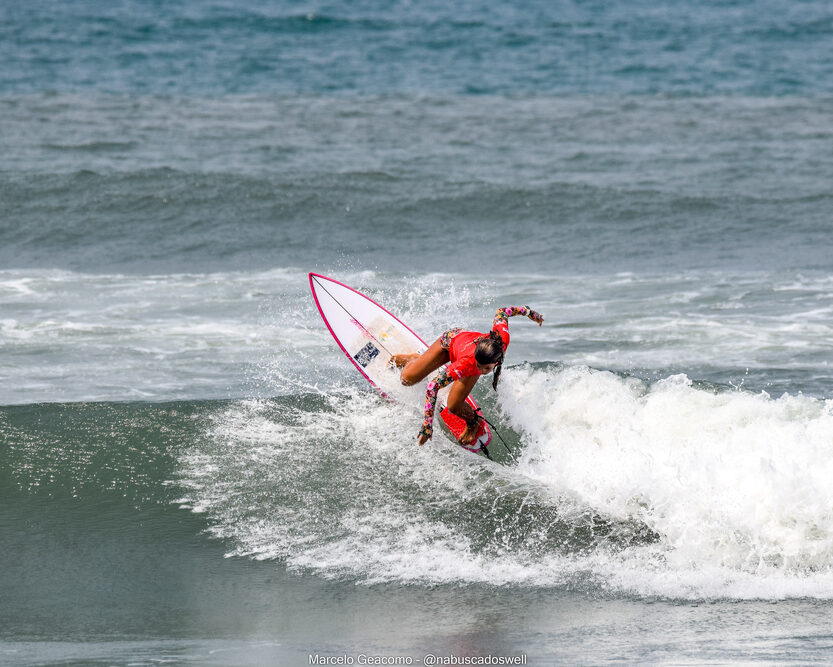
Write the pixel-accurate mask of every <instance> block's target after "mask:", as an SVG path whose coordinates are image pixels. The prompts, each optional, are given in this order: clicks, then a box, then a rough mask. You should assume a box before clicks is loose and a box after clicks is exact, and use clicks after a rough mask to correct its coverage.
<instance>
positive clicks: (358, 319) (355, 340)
mask: <svg viewBox="0 0 833 667" xmlns="http://www.w3.org/2000/svg"><path fill="white" fill-rule="evenodd" d="M309 284H310V289H311V290H312V296H313V298H314V299H315V305H316V306H318V312H319V313H320V314H321V317H322V318H323V320H324V323H325V324H326V325H327V329H329V331H330V333H331V334H332V335H333V338H335V341H336V343H338V346H339V347H340V348H341V350H342V351H343V352H344V354H346V355H347V358H348V359H350V361H351V362H352V363H353V365H354V366H355V367H356V369H357V370H358V371H359V373H361V374H362V375H363V376H364V377H365V379H367V381H368V382H370V384H371V385H373V386H374V387H376V389H377V390H378V391H379V392H380V393H381V394H382V395H383V396H386V397H388V398H391V399H393V400H398V401H411V400H413V401H417V402H418V404H419V405H422V404H423V402H424V392H425V387H424V385H422V384H417V385H416V386H415V387H403V386H402V383H401V382H400V380H399V373H400V369H398V368H391V367H390V365H389V364H388V361H389V360H390V358H391V356H392V355H394V354H409V353H413V352H418V353H422V352H425V350H427V349H428V345H427V344H426V343H425V341H424V340H422V338H420V337H419V336H418V335H417V334H416V333H414V331H413V330H412V329H411V328H410V327H409V326H408V325H407V324H405V323H404V322H403V321H402V320H400V319H399V318H398V317H396V315H394V314H393V313H391V312H390V311H388V310H387V309H385V308H383V307H382V306H380V305H379V304H378V303H376V302H375V301H374V300H373V299H371V298H370V297H369V296H367V295H366V294H362V293H361V292H359V291H358V290H355V289H353V288H352V287H349V286H348V285H345V284H344V283H340V282H339V281H337V280H333V279H332V278H328V277H326V276H322V275H320V274H318V273H310V274H309ZM415 388H418V391H417V392H416V393H415V392H414V391H413V390H414V389H415ZM449 390H450V388H449V387H446V388H445V389H443V390H442V391H441V392H440V394H439V396H438V398H437V402H438V403H439V404H440V405H441V409H440V410H439V417H440V419H441V420H442V421H443V422H444V423H445V425H446V426H447V427H448V428H449V430H450V431H451V433H452V435H453V436H454V437H455V439H456V438H458V437H459V436H460V434H461V433H462V432H463V431H464V430H465V428H466V423H465V422H464V421H463V420H462V419H461V418H460V417H458V416H457V415H455V414H452V413H451V412H450V411H449V410H448V408H447V407H446V405H445V397H446V396H447V395H448V391H449ZM420 394H421V396H422V398H419V396H420ZM466 403H468V404H469V405H470V406H471V407H472V408H474V409H475V410H477V409H478V408H477V403H476V402H475V400H474V399H473V398H472V397H471V396H469V397H468V398H466ZM416 430H417V429H415V430H414V433H416ZM415 439H416V438H415ZM491 440H492V432H491V429H489V425H488V424H486V422H485V421H481V422H480V428H479V429H478V432H477V437H476V438H475V439H474V441H473V442H471V443H470V444H468V445H463V444H461V443H459V441H458V444H459V445H460V446H461V447H463V448H464V449H467V450H468V451H470V452H474V453H478V452H482V453H484V454H486V455H487V456H488V452H487V451H486V447H488V445H489V443H490V442H491Z"/></svg>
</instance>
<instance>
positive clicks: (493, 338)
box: [391, 306, 544, 445]
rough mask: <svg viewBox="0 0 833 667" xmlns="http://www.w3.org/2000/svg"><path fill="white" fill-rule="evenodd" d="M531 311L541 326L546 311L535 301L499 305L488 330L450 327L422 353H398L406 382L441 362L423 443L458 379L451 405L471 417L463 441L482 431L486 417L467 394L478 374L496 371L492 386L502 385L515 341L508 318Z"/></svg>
mask: <svg viewBox="0 0 833 667" xmlns="http://www.w3.org/2000/svg"><path fill="white" fill-rule="evenodd" d="M515 315H526V316H527V317H528V318H529V319H531V320H532V321H533V322H537V323H538V326H541V324H543V322H544V317H543V316H542V315H540V314H539V313H536V312H535V311H534V310H532V309H531V308H530V307H529V306H520V307H516V306H510V307H508V308H498V310H497V313H496V314H495V320H494V323H493V324H492V330H491V331H490V332H489V333H487V334H483V333H479V332H477V331H464V330H463V329H459V328H458V329H449V330H448V331H446V332H445V333H443V335H442V336H440V337H439V338H438V339H437V340H436V341H434V343H432V344H431V347H429V348H428V349H427V350H426V351H425V352H423V353H422V354H394V355H393V356H392V357H391V363H392V364H393V365H394V366H396V367H397V368H402V376H401V377H402V384H404V385H406V386H410V385H413V384H416V383H417V382H419V381H421V380H424V379H425V378H426V377H428V375H429V374H430V373H432V372H433V371H435V370H437V369H438V368H440V367H441V366H445V364H448V365H447V366H445V367H444V368H442V369H441V370H440V372H439V373H438V374H437V376H436V377H435V378H434V379H433V380H431V382H429V383H428V388H427V391H426V395H425V419H424V420H423V422H422V428H421V429H420V431H419V444H420V445H422V444H425V442H427V441H428V440H430V439H431V435H432V434H433V430H434V409H435V407H436V405H437V393H439V391H440V389H442V388H443V387H445V386H448V385H449V384H451V383H452V382H453V383H454V385H453V386H452V387H451V391H450V392H449V394H448V409H449V410H450V411H451V412H452V413H454V414H455V415H457V416H459V417H461V418H462V419H463V420H464V421H465V422H466V430H465V431H463V433H462V434H461V435H460V438H459V440H460V442H461V443H463V444H469V443H470V442H471V441H472V440H474V437H475V435H476V434H477V429H478V426H479V421H480V420H481V419H482V417H480V416H479V415H478V414H476V413H475V411H474V410H473V409H472V407H471V406H470V405H469V404H468V403H466V397H468V395H469V394H470V393H471V390H472V389H474V385H475V384H476V383H477V378H479V377H480V376H481V375H488V374H489V373H491V372H492V371H494V379H493V380H492V387H493V388H494V389H495V390H497V383H498V380H499V379H500V370H501V366H502V364H503V355H504V354H505V352H506V348H507V346H508V345H509V322H508V318H510V317H514V316H515Z"/></svg>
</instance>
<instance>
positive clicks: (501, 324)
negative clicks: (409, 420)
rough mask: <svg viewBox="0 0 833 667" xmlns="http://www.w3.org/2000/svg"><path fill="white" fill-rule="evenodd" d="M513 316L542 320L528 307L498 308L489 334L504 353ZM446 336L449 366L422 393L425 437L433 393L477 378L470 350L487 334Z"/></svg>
mask: <svg viewBox="0 0 833 667" xmlns="http://www.w3.org/2000/svg"><path fill="white" fill-rule="evenodd" d="M515 315H526V316H527V317H528V318H529V319H531V320H532V321H533V322H538V323H539V324H540V323H541V322H543V321H544V318H543V317H542V316H541V315H540V314H539V313H536V312H535V311H534V310H532V308H530V307H529V306H509V307H507V308H498V310H497V312H496V313H495V319H494V322H493V323H492V331H497V332H498V333H499V334H500V337H501V339H502V340H503V351H504V352H506V348H507V347H509V318H510V317H514V316H515ZM449 334H450V335H449V345H448V355H449V357H450V359H451V360H450V363H449V364H448V365H446V366H444V367H442V368H441V369H440V371H439V373H437V376H436V377H435V378H434V379H433V380H431V382H429V383H428V387H427V389H426V392H425V417H424V419H423V421H422V428H421V429H420V432H419V434H420V436H422V435H427V436H428V438H430V437H431V436H432V435H433V432H434V410H435V409H436V405H437V394H438V393H439V391H440V389H442V388H443V387H446V386H448V385H450V384H451V383H452V382H454V381H455V380H462V379H463V378H467V377H472V376H479V375H481V373H480V371H479V370H478V369H477V362H476V361H475V359H474V351H475V348H476V347H477V343H478V341H480V340H481V339H482V338H485V337H488V335H489V334H487V333H486V334H484V333H480V332H478V331H463V330H459V331H456V332H454V331H451V332H449Z"/></svg>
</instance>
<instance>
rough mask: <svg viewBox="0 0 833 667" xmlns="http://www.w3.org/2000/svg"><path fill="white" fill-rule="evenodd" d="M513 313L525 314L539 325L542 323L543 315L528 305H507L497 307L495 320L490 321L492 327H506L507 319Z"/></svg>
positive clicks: (513, 315)
mask: <svg viewBox="0 0 833 667" xmlns="http://www.w3.org/2000/svg"><path fill="white" fill-rule="evenodd" d="M515 315H526V316H527V317H528V318H529V319H531V320H532V321H533V322H537V323H538V326H539V327H540V326H541V325H542V324H543V323H544V316H543V315H541V313H537V312H535V311H534V310H532V308H530V307H529V306H507V307H506V308H498V309H497V312H496V313H495V321H494V322H492V329H497V328H503V327H506V326H507V325H508V324H509V322H508V321H507V319H508V318H510V317H515Z"/></svg>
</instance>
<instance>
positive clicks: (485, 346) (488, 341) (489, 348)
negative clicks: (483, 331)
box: [474, 330, 503, 391]
mask: <svg viewBox="0 0 833 667" xmlns="http://www.w3.org/2000/svg"><path fill="white" fill-rule="evenodd" d="M474 360H475V361H476V362H477V363H478V364H482V365H484V366H485V365H486V364H496V365H495V370H494V378H493V379H492V389H494V390H495V391H497V381H498V380H499V379H500V369H501V367H502V366H503V338H501V337H500V333H499V332H497V331H494V330H492V331H490V332H489V335H488V336H483V337H482V338H479V339H478V340H477V347H476V348H475V349H474Z"/></svg>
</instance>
